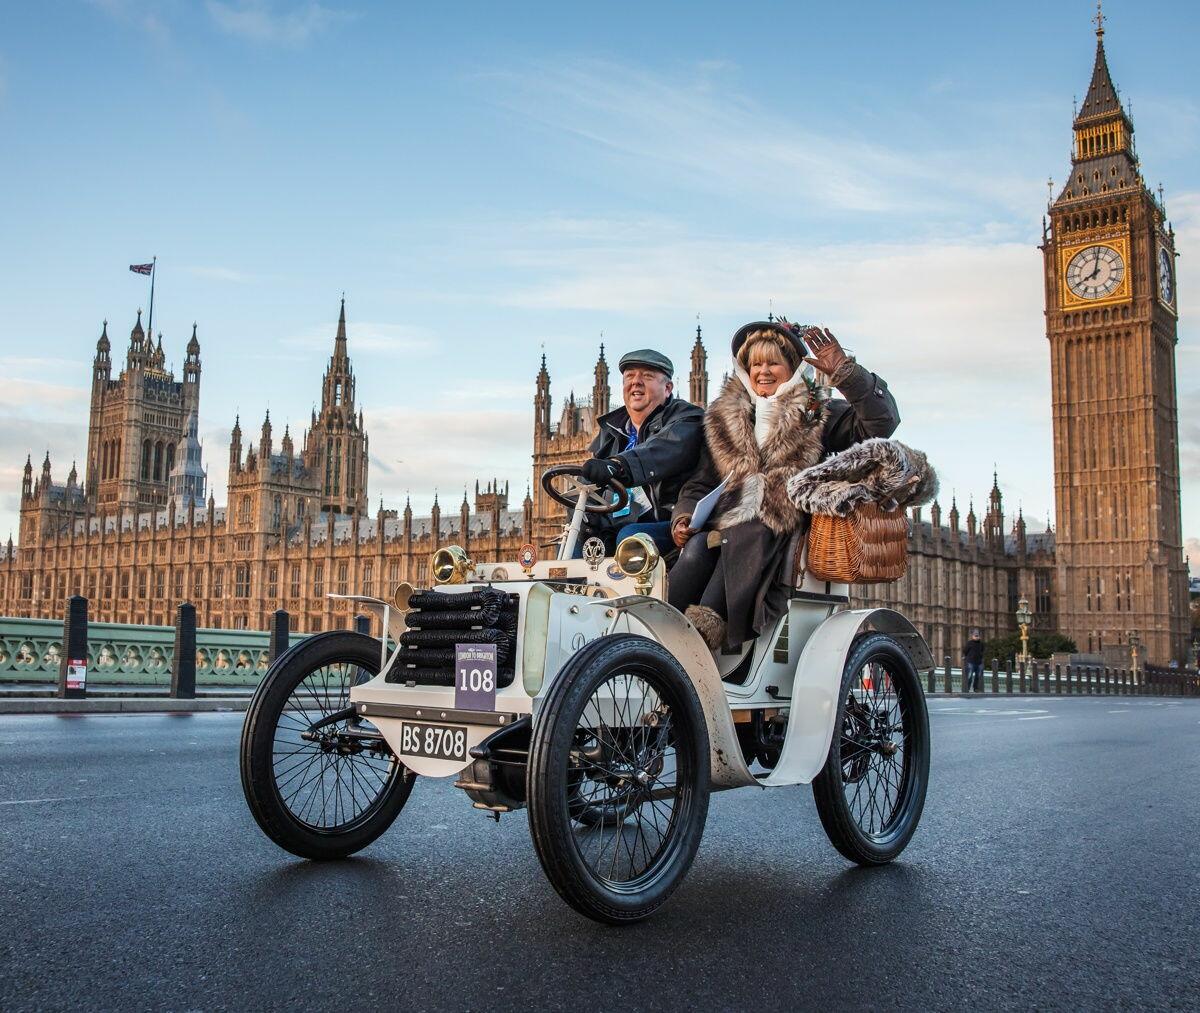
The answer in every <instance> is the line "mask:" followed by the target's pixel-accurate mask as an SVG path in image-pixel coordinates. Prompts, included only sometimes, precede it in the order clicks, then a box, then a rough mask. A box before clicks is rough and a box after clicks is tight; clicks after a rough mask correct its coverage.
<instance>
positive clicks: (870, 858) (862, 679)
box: [813, 633, 929, 865]
mask: <svg viewBox="0 0 1200 1013" xmlns="http://www.w3.org/2000/svg"><path fill="white" fill-rule="evenodd" d="M928 783H929V715H928V712H927V710H926V707H925V694H924V692H923V691H922V689H921V680H920V678H919V677H918V676H917V671H916V669H915V668H914V667H913V663H912V660H911V659H910V658H909V656H908V652H907V651H905V650H904V648H903V647H902V646H901V645H900V644H898V643H897V642H896V641H895V640H894V639H892V638H891V637H889V636H887V635H886V634H882V633H870V634H867V635H866V636H863V637H861V638H860V639H859V640H858V641H856V642H855V644H854V646H853V647H852V648H851V650H850V656H849V657H848V658H847V659H846V666H845V668H844V669H843V672H842V686H841V699H840V702H839V704H838V712H837V718H836V723H835V724H834V734H833V741H832V742H831V743H830V746H829V756H828V757H827V758H826V760H825V766H824V767H823V768H822V769H821V772H820V773H819V774H818V775H817V776H816V778H815V779H814V780H813V797H814V799H815V800H816V803H817V814H818V815H819V816H820V818H821V825H822V826H823V827H824V828H825V833H826V834H828V836H829V840H830V842H831V843H832V844H833V846H834V847H835V848H837V850H838V851H840V852H841V853H842V854H843V855H844V856H845V857H846V858H848V859H850V861H852V862H857V863H859V864H860V865H882V864H884V863H886V862H890V861H891V860H892V859H894V858H895V857H896V856H897V855H899V854H900V852H901V851H903V850H904V848H905V847H906V846H907V844H908V842H909V840H910V839H911V838H912V835H913V833H914V832H915V831H916V829H917V823H918V821H919V820H920V818H921V810H922V809H923V808H924V806H925V790H926V787H927V785H928Z"/></svg>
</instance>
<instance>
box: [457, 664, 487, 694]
mask: <svg viewBox="0 0 1200 1013" xmlns="http://www.w3.org/2000/svg"><path fill="white" fill-rule="evenodd" d="M458 678H459V683H458V688H459V689H461V690H468V691H470V692H472V693H490V692H491V691H492V690H493V689H495V688H496V676H495V674H494V673H493V672H492V670H491V669H490V668H485V669H482V670H480V669H478V668H472V669H471V670H470V671H469V672H468V671H467V670H466V669H465V668H460V669H459V670H458Z"/></svg>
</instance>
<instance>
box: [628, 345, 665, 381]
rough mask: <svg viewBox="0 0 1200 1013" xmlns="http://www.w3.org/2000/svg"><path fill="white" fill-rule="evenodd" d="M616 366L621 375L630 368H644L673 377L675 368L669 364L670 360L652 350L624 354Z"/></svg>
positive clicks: (642, 349)
mask: <svg viewBox="0 0 1200 1013" xmlns="http://www.w3.org/2000/svg"><path fill="white" fill-rule="evenodd" d="M618 366H619V368H620V370H621V372H622V373H624V372H625V370H627V369H628V368H629V367H630V366H644V367H646V368H648V369H657V370H658V371H659V372H660V373H666V374H667V376H674V375H675V367H674V366H673V365H672V364H671V360H670V359H668V358H667V357H666V356H665V355H663V353H662V352H656V351H655V350H654V349H653V348H639V349H638V350H637V351H636V352H626V353H625V354H624V355H622V356H621V361H620V363H618Z"/></svg>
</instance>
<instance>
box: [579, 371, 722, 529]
mask: <svg viewBox="0 0 1200 1013" xmlns="http://www.w3.org/2000/svg"><path fill="white" fill-rule="evenodd" d="M619 368H620V370H621V398H622V400H623V401H624V407H622V408H618V409H616V410H615V411H611V412H609V413H608V414H607V415H604V416H601V418H600V419H599V424H600V432H599V433H598V434H597V435H596V438H595V439H594V440H593V441H592V445H591V447H589V448H588V449H589V451H590V452H591V454H592V457H591V459H590V460H588V461H585V462H584V464H583V469H582V470H583V477H584V478H585V479H586V480H587V481H588V482H591V483H592V484H593V485H597V486H606V485H608V483H609V482H610V481H611V480H613V479H615V480H616V481H617V482H619V483H621V485H623V486H625V488H626V489H628V490H629V505H628V507H626V508H624V509H623V510H621V511H620V512H618V513H615V514H603V515H596V514H593V515H591V516H589V517H588V519H587V530H585V532H584V534H585V535H598V536H600V537H601V538H603V539H604V542H605V547H606V549H607V550H608V551H609V552H610V553H611V552H612V551H613V550H614V548H615V547H616V545H617V544H618V543H619V542H620V541H621V539H622V538H625V537H627V536H629V535H633V534H638V533H642V534H647V535H649V536H650V537H651V538H653V539H654V543H655V544H656V545H657V546H658V548H659V551H660V552H663V553H666V552H670V551H672V550H673V549H674V548H675V546H674V543H673V542H672V541H671V510H672V508H673V507H674V506H675V500H676V498H677V497H678V495H679V490H680V488H681V487H682V486H683V483H684V482H685V481H686V480H687V479H688V478H690V477H691V475H692V473H693V472H694V471H695V470H696V466H697V463H698V461H699V458H700V449H701V447H702V446H703V445H704V409H703V408H699V407H697V406H696V405H694V404H692V403H691V402H689V401H682V400H680V399H679V398H676V397H673V396H672V392H673V390H674V387H675V385H674V384H673V383H672V382H671V377H672V376H674V374H675V367H674V366H673V365H672V364H671V360H670V359H668V358H667V357H666V356H665V355H663V354H662V352H657V351H655V350H654V349H652V348H642V349H639V350H638V351H636V352H628V353H626V354H625V355H623V356H621V361H620V363H619ZM576 551H577V552H578V551H579V550H576Z"/></svg>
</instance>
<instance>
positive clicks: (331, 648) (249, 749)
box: [240, 630, 416, 860]
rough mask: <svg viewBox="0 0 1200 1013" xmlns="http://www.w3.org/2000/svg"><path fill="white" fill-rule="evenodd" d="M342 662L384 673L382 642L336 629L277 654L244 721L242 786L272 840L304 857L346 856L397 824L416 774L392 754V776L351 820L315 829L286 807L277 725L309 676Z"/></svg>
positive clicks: (251, 808)
mask: <svg viewBox="0 0 1200 1013" xmlns="http://www.w3.org/2000/svg"><path fill="white" fill-rule="evenodd" d="M338 662H347V663H349V664H353V665H355V666H357V667H359V668H361V669H363V670H364V671H365V672H367V673H369V674H370V675H371V676H375V675H377V674H378V672H379V641H378V640H376V639H374V638H373V637H368V636H364V635H363V634H361V633H353V632H350V631H348V630H331V631H330V632H328V633H318V634H316V635H314V636H311V637H307V638H306V639H304V640H302V641H301V642H300V643H298V644H296V645H295V646H294V647H292V648H291V649H290V650H289V651H287V652H286V653H284V654H283V655H281V656H280V657H279V658H278V659H276V661H275V663H274V664H273V665H272V666H271V667H270V669H269V670H268V671H267V674H266V675H265V676H263V680H262V682H261V683H259V686H258V689H257V691H256V692H255V694H254V697H253V699H252V700H251V702H250V707H249V709H248V710H247V711H246V720H245V723H244V724H243V725H242V741H241V755H240V761H241V772H242V790H243V791H244V792H245V795H246V802H247V803H248V804H249V806H250V812H251V813H252V814H253V816H254V819H255V821H256V822H257V823H258V825H259V826H260V827H261V828H262V830H263V832H264V833H265V834H266V835H267V836H268V837H269V838H271V840H273V841H274V842H275V843H276V844H278V845H279V846H280V847H281V848H283V849H284V850H286V851H290V852H291V853H292V854H293V855H299V856H300V857H301V858H311V859H317V860H324V859H332V858H345V857H346V856H347V855H352V854H354V852H356V851H361V850H362V849H363V848H365V847H366V846H367V845H368V844H370V843H371V842H372V841H374V840H375V839H376V838H377V837H379V835H380V834H382V833H383V832H384V831H385V830H387V828H388V827H390V826H391V825H392V822H393V821H394V820H395V819H396V816H397V815H399V813H400V810H401V809H403V808H404V803H405V802H407V801H408V796H409V794H410V793H411V792H412V786H413V782H414V780H415V779H416V775H414V774H413V773H412V771H410V770H409V769H408V768H407V767H405V766H403V765H402V764H401V763H400V762H399V760H395V759H393V761H392V763H393V766H392V768H391V770H390V773H389V775H388V777H387V779H386V780H385V781H384V783H383V786H382V788H381V790H380V792H379V794H378V796H377V797H376V798H375V799H374V800H373V801H372V802H371V804H370V805H368V806H367V807H366V808H365V809H364V810H363V812H362V813H361V814H359V815H357V816H356V817H355V818H354V819H353V820H351V821H350V822H348V823H346V824H341V825H335V826H333V827H326V828H316V827H314V826H310V825H308V824H306V823H305V822H304V821H303V820H301V819H299V818H298V817H297V815H296V814H295V813H293V812H292V810H291V809H290V808H288V806H287V805H286V804H285V802H284V799H283V796H282V795H281V793H280V791H279V786H278V784H277V782H276V771H275V762H274V746H275V736H276V729H277V727H278V725H279V721H280V718H281V716H282V714H283V711H284V707H285V706H286V704H287V702H288V700H289V698H290V697H291V696H292V694H293V692H294V691H295V690H296V689H297V687H298V686H299V685H300V684H301V683H302V682H303V680H304V679H305V678H306V677H307V676H308V675H309V673H311V672H314V671H316V670H317V669H319V668H321V667H323V666H327V665H334V664H337V663H338ZM346 692H347V693H348V692H349V690H348V687H347V688H346ZM332 706H334V705H331V707H332ZM321 776H323V775H321ZM285 780H286V778H285Z"/></svg>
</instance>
